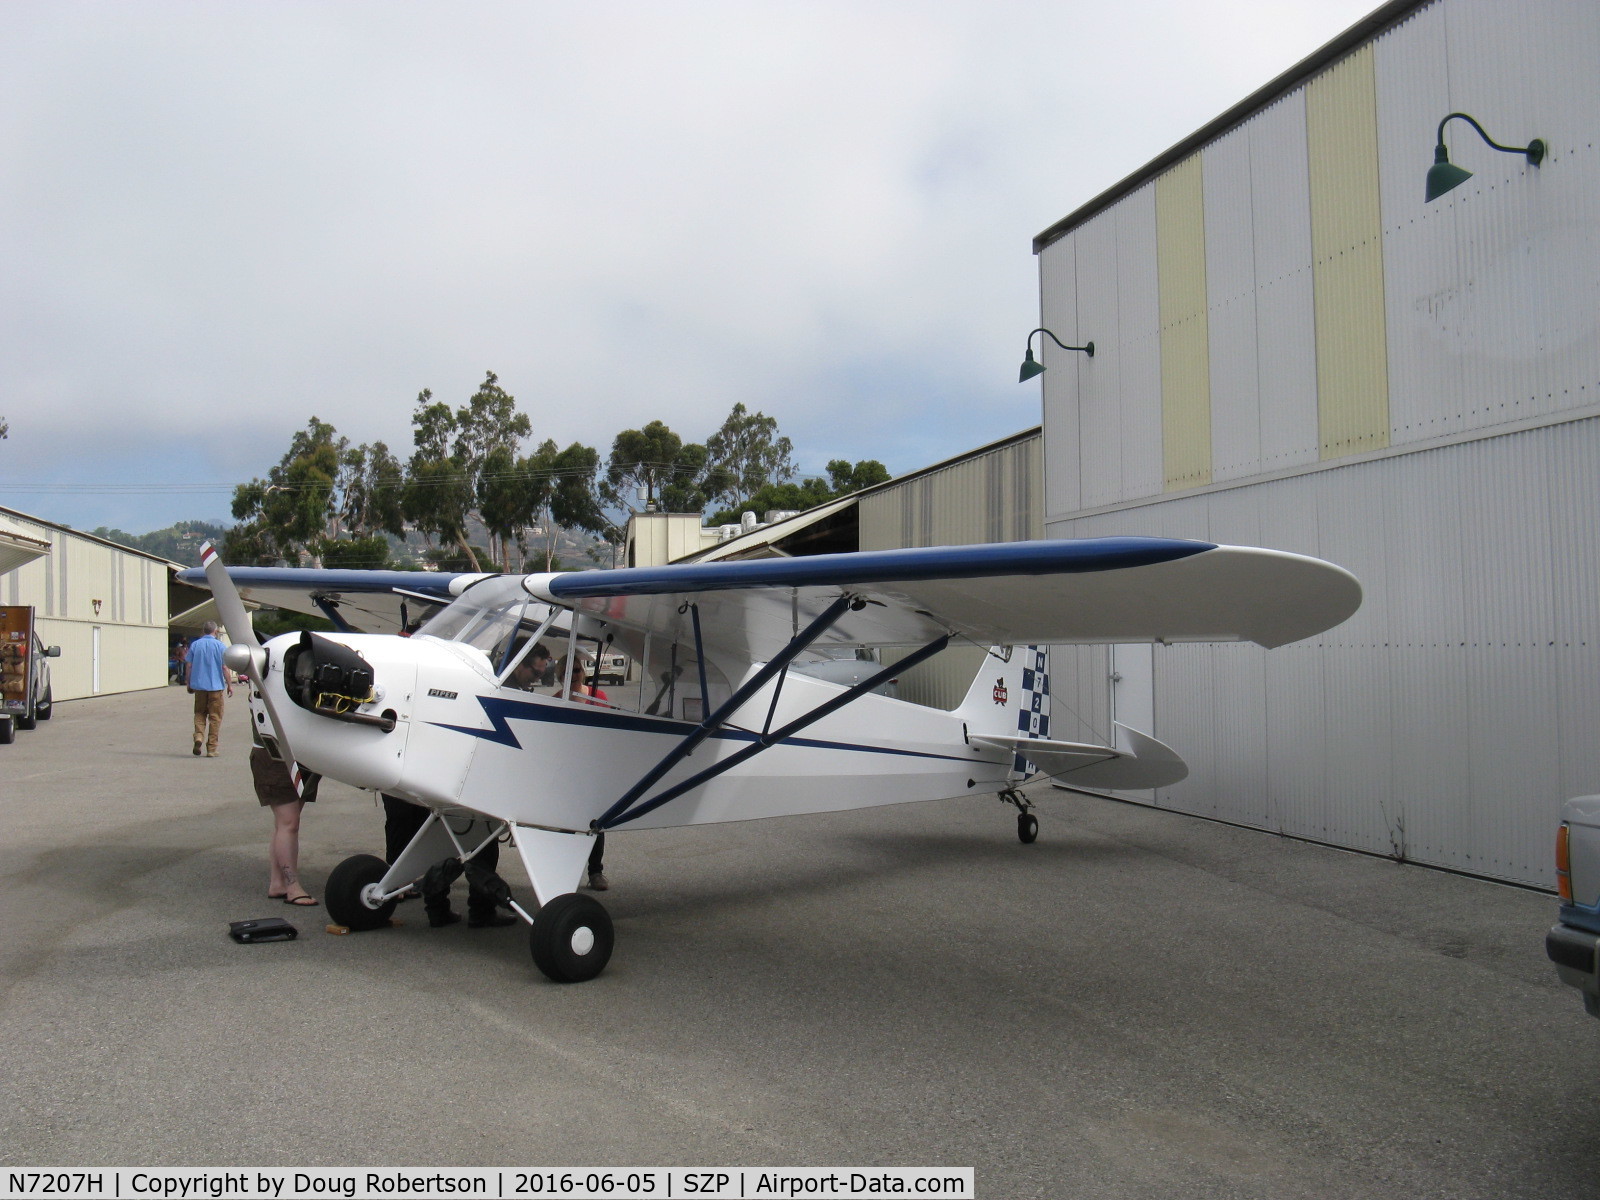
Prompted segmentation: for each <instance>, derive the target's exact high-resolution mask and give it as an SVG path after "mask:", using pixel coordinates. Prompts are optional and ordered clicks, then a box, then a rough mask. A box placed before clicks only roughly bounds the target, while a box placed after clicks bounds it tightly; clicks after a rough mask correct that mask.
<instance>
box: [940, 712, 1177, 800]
mask: <svg viewBox="0 0 1600 1200" xmlns="http://www.w3.org/2000/svg"><path fill="white" fill-rule="evenodd" d="M1116 730H1117V742H1118V746H1115V747H1113V746H1099V745H1095V744H1094V743H1092V742H1057V741H1049V740H1046V739H1044V738H1025V737H991V736H988V735H981V736H975V737H973V739H972V740H973V741H974V742H977V743H978V744H979V745H983V746H996V747H998V748H1000V749H1002V750H1010V751H1013V752H1015V753H1017V754H1020V755H1022V757H1023V758H1026V759H1027V760H1028V761H1029V762H1031V763H1033V764H1034V766H1036V767H1038V768H1039V770H1040V771H1041V772H1042V773H1043V774H1045V775H1048V776H1050V777H1051V778H1052V779H1055V780H1058V781H1059V782H1061V783H1067V784H1071V785H1072V786H1074V787H1088V788H1107V789H1110V790H1112V791H1144V790H1146V789H1148V788H1161V787H1170V786H1171V785H1172V784H1174V783H1177V782H1178V781H1179V780H1181V779H1184V778H1186V777H1187V776H1188V774H1189V764H1188V763H1186V762H1184V761H1183V759H1182V758H1180V757H1179V756H1178V754H1177V752H1176V751H1175V750H1173V749H1172V748H1171V747H1170V746H1168V745H1166V744H1165V743H1163V742H1159V741H1157V740H1156V739H1155V738H1153V737H1151V736H1150V735H1149V734H1146V733H1140V732H1139V731H1138V730H1137V729H1131V728H1129V727H1128V726H1126V725H1118V726H1117V727H1116Z"/></svg>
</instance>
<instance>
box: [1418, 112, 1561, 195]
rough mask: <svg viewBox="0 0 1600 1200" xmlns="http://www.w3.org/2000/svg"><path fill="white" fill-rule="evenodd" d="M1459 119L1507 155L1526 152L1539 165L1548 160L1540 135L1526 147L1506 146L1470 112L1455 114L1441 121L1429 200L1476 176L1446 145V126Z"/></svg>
mask: <svg viewBox="0 0 1600 1200" xmlns="http://www.w3.org/2000/svg"><path fill="white" fill-rule="evenodd" d="M1457 119H1460V120H1462V121H1465V122H1466V123H1467V124H1468V125H1471V126H1472V127H1473V128H1474V129H1476V130H1477V131H1478V136H1479V137H1481V138H1482V139H1483V140H1484V141H1485V142H1488V143H1489V145H1491V146H1493V147H1494V148H1495V149H1496V150H1499V151H1502V152H1503V153H1505V154H1525V155H1527V158H1528V162H1529V163H1531V164H1532V165H1533V166H1536V167H1537V166H1538V165H1539V164H1540V163H1541V162H1543V161H1544V150H1545V145H1544V142H1543V141H1542V140H1540V139H1539V138H1534V139H1533V141H1531V142H1529V143H1528V144H1527V145H1526V146H1502V145H1501V144H1500V143H1499V142H1497V141H1495V140H1494V139H1493V138H1492V137H1490V136H1489V135H1488V134H1487V133H1485V132H1484V131H1483V126H1482V125H1479V124H1478V123H1477V122H1476V121H1474V120H1473V119H1472V118H1471V117H1469V116H1468V115H1467V114H1466V113H1451V114H1450V115H1449V116H1448V117H1446V118H1445V119H1444V120H1443V121H1440V122H1439V136H1438V137H1437V138H1435V139H1434V140H1435V141H1436V142H1437V143H1438V144H1437V145H1436V146H1434V148H1433V166H1431V167H1429V168H1428V200H1429V201H1432V200H1437V199H1438V198H1439V197H1440V196H1442V195H1444V194H1445V193H1446V192H1448V191H1449V190H1450V189H1451V188H1453V187H1459V186H1460V185H1461V184H1463V183H1465V182H1466V181H1467V180H1469V179H1471V178H1472V172H1471V171H1464V170H1462V169H1461V168H1460V167H1458V166H1456V165H1455V164H1454V163H1453V162H1451V161H1450V151H1449V150H1447V149H1446V148H1445V144H1444V127H1445V125H1446V123H1448V122H1450V121H1454V120H1457ZM1426 202H1427V201H1424V203H1426Z"/></svg>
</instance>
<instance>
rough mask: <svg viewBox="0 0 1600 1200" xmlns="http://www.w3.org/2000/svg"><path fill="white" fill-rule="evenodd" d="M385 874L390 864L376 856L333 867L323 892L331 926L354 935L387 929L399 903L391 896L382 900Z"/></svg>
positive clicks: (357, 856)
mask: <svg viewBox="0 0 1600 1200" xmlns="http://www.w3.org/2000/svg"><path fill="white" fill-rule="evenodd" d="M388 873H389V864H388V863H386V862H384V861H383V859H381V858H379V857H378V856H377V855H375V854H357V855H355V856H354V857H352V858H347V859H345V860H344V861H343V862H342V863H340V864H339V865H338V866H337V867H335V868H334V869H333V871H332V873H331V874H330V875H329V876H328V882H327V885H326V886H325V887H324V888H323V889H322V898H323V901H324V902H325V903H326V904H327V906H328V916H330V917H332V918H333V921H334V924H336V925H343V926H344V927H345V928H346V929H350V930H354V931H357V932H359V931H362V930H367V929H377V928H379V927H380V926H383V925H387V924H388V923H389V917H390V916H391V915H392V914H393V913H394V906H395V905H396V904H397V903H398V898H397V897H394V896H391V897H389V899H387V900H385V899H383V888H382V887H381V886H379V885H380V884H381V883H382V882H383V877H384V876H385V875H387V874H388Z"/></svg>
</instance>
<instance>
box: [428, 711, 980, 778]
mask: <svg viewBox="0 0 1600 1200" xmlns="http://www.w3.org/2000/svg"><path fill="white" fill-rule="evenodd" d="M477 699H478V703H479V704H481V705H482V706H483V713H484V715H485V716H486V717H488V718H489V724H490V728H488V729H476V728H473V727H472V726H470V725H447V724H445V723H444V722H443V721H429V722H428V724H430V725H433V726H436V727H437V728H439V729H449V730H451V731H452V732H455V733H464V734H467V735H468V736H469V737H476V738H482V739H483V740H484V741H486V742H494V743H495V744H496V745H500V746H509V747H511V748H512V749H513V750H521V749H522V748H523V747H522V743H521V742H520V741H519V740H518V739H517V735H516V734H515V733H513V732H512V730H511V722H512V721H514V720H516V721H544V722H548V723H551V724H557V725H587V726H589V727H590V728H594V729H605V730H607V731H610V732H623V733H653V734H658V735H666V736H672V737H687V736H688V735H689V734H690V733H691V732H693V731H694V730H695V729H696V728H697V726H695V725H692V724H690V723H689V722H687V721H673V720H668V719H665V718H660V717H635V716H629V715H628V714H626V713H618V712H611V711H608V710H605V709H597V708H592V707H589V706H587V705H584V706H581V707H580V706H574V707H571V708H568V707H566V706H564V705H557V704H533V703H530V702H529V701H527V700H510V699H507V698H505V697H503V696H479V697H478V698H477ZM711 737H712V740H717V741H727V742H754V741H759V740H760V735H759V734H755V733H752V732H750V731H749V730H745V729H723V730H719V731H718V732H716V733H713V734H712V735H711ZM782 745H785V746H804V747H807V748H809V749H814V750H848V751H851V752H854V753H860V754H891V755H896V756H901V757H905V758H937V759H946V760H949V761H951V762H970V761H972V760H971V759H969V758H967V757H966V756H964V755H959V754H934V753H931V752H929V751H925V750H898V749H895V748H894V747H892V746H860V745H856V744H854V743H851V742H825V741H818V740H815V739H812V738H786V739H784V741H783V742H782Z"/></svg>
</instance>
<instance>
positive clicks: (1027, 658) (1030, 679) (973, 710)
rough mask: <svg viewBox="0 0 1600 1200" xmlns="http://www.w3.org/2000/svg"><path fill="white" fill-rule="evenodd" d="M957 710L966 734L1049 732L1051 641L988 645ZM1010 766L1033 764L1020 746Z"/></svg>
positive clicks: (1024, 769) (1020, 768)
mask: <svg viewBox="0 0 1600 1200" xmlns="http://www.w3.org/2000/svg"><path fill="white" fill-rule="evenodd" d="M956 715H957V716H958V717H960V718H961V719H962V721H964V722H965V723H966V726H967V735H968V736H969V737H1007V738H1025V739H1028V740H1033V739H1037V738H1049V736H1050V647H1048V646H992V647H990V649H989V655H988V657H986V658H985V659H984V660H983V665H982V666H980V667H979V668H978V674H977V676H976V677H975V678H974V679H973V681H972V686H971V687H969V688H968V689H967V696H966V699H965V700H963V701H962V702H961V706H960V707H959V708H957V709H956ZM1012 769H1013V770H1014V771H1017V772H1020V773H1022V774H1030V773H1032V770H1033V768H1032V766H1031V764H1029V763H1028V762H1027V759H1026V756H1025V755H1023V754H1021V753H1020V752H1019V753H1018V754H1017V756H1016V759H1015V761H1014V762H1013V763H1012Z"/></svg>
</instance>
